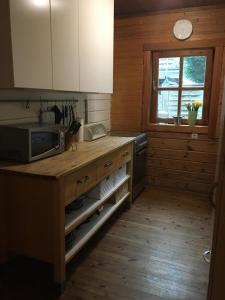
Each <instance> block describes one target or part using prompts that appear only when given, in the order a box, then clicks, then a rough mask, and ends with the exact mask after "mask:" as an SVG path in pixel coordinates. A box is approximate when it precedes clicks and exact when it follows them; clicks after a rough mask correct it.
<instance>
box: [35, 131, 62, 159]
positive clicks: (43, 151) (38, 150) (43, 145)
mask: <svg viewBox="0 0 225 300" xmlns="http://www.w3.org/2000/svg"><path fill="white" fill-rule="evenodd" d="M59 151H60V133H59V131H45V130H43V131H31V136H30V161H34V160H38V159H41V158H45V157H48V156H51V155H54V154H57V153H58V152H59Z"/></svg>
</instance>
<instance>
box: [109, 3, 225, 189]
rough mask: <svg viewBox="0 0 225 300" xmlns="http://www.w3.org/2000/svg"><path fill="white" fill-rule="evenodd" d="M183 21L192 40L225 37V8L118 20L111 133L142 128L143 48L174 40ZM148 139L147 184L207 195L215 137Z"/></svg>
mask: <svg viewBox="0 0 225 300" xmlns="http://www.w3.org/2000/svg"><path fill="white" fill-rule="evenodd" d="M181 18H187V19H189V20H191V21H192V23H193V27H194V32H193V35H192V37H191V40H193V41H197V40H206V39H219V38H225V6H214V7H208V8H193V9H184V10H177V11H168V12H161V13H158V14H151V15H145V16H137V17H127V18H117V19H116V22H115V69H114V70H115V71H114V94H113V98H112V110H111V122H112V129H113V130H128V131H140V130H141V124H142V93H143V45H144V44H151V43H162V42H165V43H166V42H169V43H172V42H174V41H175V38H174V36H173V33H172V29H173V26H174V23H175V22H176V21H177V20H178V19H181ZM224 65H225V64H224ZM224 70H225V68H224ZM224 74H225V73H224ZM221 81H222V78H221ZM221 96H222V93H221ZM220 106H221V101H220ZM217 123H218V124H217V128H219V121H218V122H217ZM215 126H216V124H215ZM148 136H149V155H148V167H147V168H148V182H149V184H152V185H159V186H164V187H171V188H180V189H184V190H189V191H194V192H200V193H208V192H209V190H210V188H211V186H212V183H213V181H214V176H215V168H216V159H217V144H218V140H217V139H214V140H210V139H209V138H208V136H207V135H199V139H198V140H191V135H190V134H184V133H182V134H181V133H166V132H149V133H148Z"/></svg>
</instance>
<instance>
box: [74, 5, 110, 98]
mask: <svg viewBox="0 0 225 300" xmlns="http://www.w3.org/2000/svg"><path fill="white" fill-rule="evenodd" d="M113 29H114V1H113V0H80V1H79V53H80V90H81V91H82V92H97V93H112V91H113V32H114V30H113Z"/></svg>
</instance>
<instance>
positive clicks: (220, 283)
mask: <svg viewBox="0 0 225 300" xmlns="http://www.w3.org/2000/svg"><path fill="white" fill-rule="evenodd" d="M222 104H223V105H222V114H221V125H223V128H222V131H221V135H220V146H219V153H218V168H217V178H218V190H217V194H216V212H215V222H214V233H213V244H212V259H211V265H210V275H209V287H208V298H207V299H208V300H222V299H224V297H225V285H224V278H225V80H224V96H223V103H222Z"/></svg>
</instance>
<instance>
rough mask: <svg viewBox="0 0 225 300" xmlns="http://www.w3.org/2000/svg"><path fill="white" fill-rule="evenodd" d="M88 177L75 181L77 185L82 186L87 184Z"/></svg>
mask: <svg viewBox="0 0 225 300" xmlns="http://www.w3.org/2000/svg"><path fill="white" fill-rule="evenodd" d="M89 179H90V178H89V176H84V177H82V178H81V179H78V180H77V184H84V183H85V182H87V181H88V180H89Z"/></svg>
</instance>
